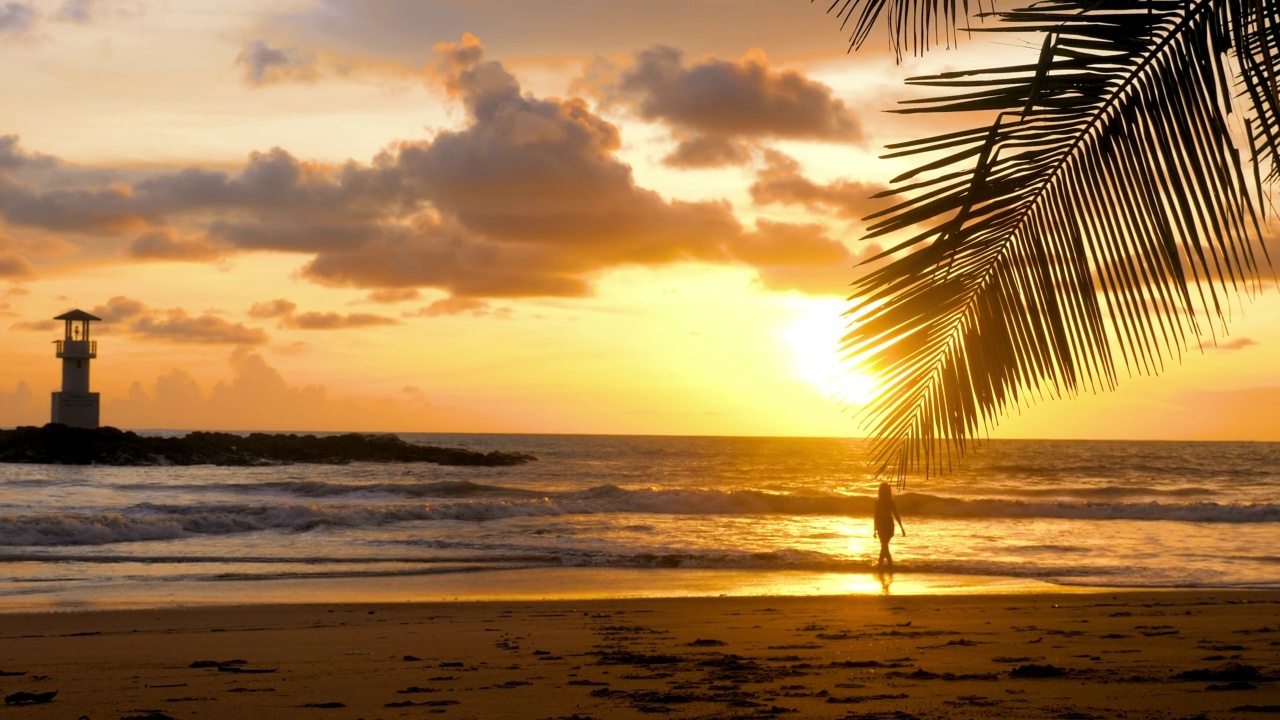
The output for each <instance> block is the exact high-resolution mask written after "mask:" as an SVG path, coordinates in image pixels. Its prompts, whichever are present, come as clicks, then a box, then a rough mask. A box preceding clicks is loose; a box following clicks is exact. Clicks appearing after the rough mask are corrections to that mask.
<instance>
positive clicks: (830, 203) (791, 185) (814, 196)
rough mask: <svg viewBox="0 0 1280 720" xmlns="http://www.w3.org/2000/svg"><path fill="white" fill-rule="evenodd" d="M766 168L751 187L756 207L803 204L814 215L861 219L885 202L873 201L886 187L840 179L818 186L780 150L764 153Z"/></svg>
mask: <svg viewBox="0 0 1280 720" xmlns="http://www.w3.org/2000/svg"><path fill="white" fill-rule="evenodd" d="M764 160H765V164H764V167H763V168H761V169H760V170H759V171H758V172H757V174H756V181H755V182H754V183H752V185H751V200H752V202H754V203H755V204H756V205H769V204H780V205H800V206H803V207H804V208H806V209H808V210H811V211H813V212H824V213H832V214H835V215H838V216H840V217H845V218H850V219H853V220H861V219H862V218H864V217H866V216H868V215H870V214H872V213H873V212H876V211H877V210H880V209H882V208H883V207H884V206H885V203H884V201H883V200H880V199H872V197H871V196H872V195H875V194H876V193H878V192H881V191H882V190H886V189H887V186H884V185H877V184H875V183H860V182H854V181H852V180H837V181H835V182H833V183H831V184H828V185H819V184H818V183H815V182H813V181H812V180H810V179H808V178H806V177H805V176H804V175H802V174H801V172H800V163H798V162H796V161H795V159H794V158H792V157H790V156H788V155H786V154H784V153H781V152H778V151H777V150H765V151H764Z"/></svg>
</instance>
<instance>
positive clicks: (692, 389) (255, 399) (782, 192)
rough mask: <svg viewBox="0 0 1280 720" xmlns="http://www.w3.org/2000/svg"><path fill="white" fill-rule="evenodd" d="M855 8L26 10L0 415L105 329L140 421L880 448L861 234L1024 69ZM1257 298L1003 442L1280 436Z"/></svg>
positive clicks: (604, 0)
mask: <svg viewBox="0 0 1280 720" xmlns="http://www.w3.org/2000/svg"><path fill="white" fill-rule="evenodd" d="M826 4H827V3H822V2H819V3H814V4H811V3H809V2H807V1H806V0H734V1H730V0H681V1H680V2H674V1H669V0H650V1H648V2H632V1H630V0H532V1H531V0H451V1H444V0H440V1H430V0H292V1H289V2H279V1H274V0H252V1H250V0H17V1H12V0H0V62H2V63H3V66H4V68H5V72H4V75H3V78H4V79H3V81H0V82H2V85H0V87H2V88H3V101H0V333H3V336H2V337H3V343H2V344H0V426H12V425H15V424H41V423H44V422H46V421H47V420H48V417H49V392H50V391H52V390H55V389H56V384H57V383H58V381H59V365H58V361H57V360H56V359H55V358H54V352H53V348H52V346H51V344H50V341H52V340H54V339H56V338H57V337H59V334H60V332H61V326H60V324H59V323H54V322H53V321H52V320H51V318H53V317H54V316H55V315H58V314H60V313H62V312H65V311H66V310H69V309H71V308H75V307H78V308H81V309H83V310H86V311H89V312H91V313H94V314H95V315H98V316H99V317H102V318H103V319H104V322H102V323H98V324H96V325H95V327H94V331H95V333H96V338H97V340H98V341H99V359H98V360H96V361H95V362H94V365H93V378H92V380H93V386H94V388H93V389H95V390H97V391H99V392H101V393H102V420H103V423H104V424H110V425H115V426H118V427H125V428H179V429H194V428H220V429H269V430H400V431H459V432H550V433H643V434H708V435H738V434H744V435H824V436H825V435H831V436H846V435H856V434H860V431H859V428H858V425H857V423H856V422H855V420H854V419H853V417H852V416H853V412H854V410H855V409H856V406H857V403H858V401H859V400H860V399H861V398H863V397H864V396H865V394H866V393H867V392H868V391H869V390H870V382H869V380H868V379H867V378H865V377H863V376H861V375H860V374H859V373H858V372H857V368H856V367H853V368H849V367H844V368H842V366H841V363H840V362H839V360H838V359H837V353H836V347H837V344H838V340H839V337H840V335H841V334H842V332H843V325H844V320H843V319H842V318H841V316H840V315H841V312H842V311H843V310H844V309H845V308H846V307H847V302H846V300H845V297H846V295H847V285H848V283H849V282H850V281H851V280H852V279H853V278H854V277H855V270H854V269H853V266H854V265H855V264H856V263H857V262H858V260H859V259H860V258H862V257H867V256H869V254H871V253H872V252H874V249H875V246H873V245H871V244H869V243H865V242H860V241H859V238H860V236H861V235H862V233H863V229H864V226H863V225H862V223H861V222H860V221H859V218H861V217H863V216H865V215H866V214H867V213H869V212H872V211H874V210H875V209H878V208H881V207H884V205H882V204H879V203H882V202H883V201H871V200H868V196H869V195H870V194H872V193H874V192H876V191H878V190H881V189H884V188H885V187H886V186H887V183H888V181H889V180H890V179H891V178H892V177H893V176H895V175H896V174H897V173H899V172H901V171H902V170H903V168H904V167H905V166H903V165H901V164H899V163H896V162H895V161H882V160H879V159H878V156H879V155H880V154H881V152H882V150H881V148H882V147H883V146H884V145H885V144H886V143H890V142H894V141H897V140H902V139H905V138H910V137H916V136H919V135H923V134H927V133H930V132H936V131H938V129H939V127H940V126H939V124H938V122H939V121H937V120H928V119H925V120H918V119H915V118H914V117H910V118H904V117H902V116H896V115H890V114H886V113H884V112H883V110H885V109H887V108H890V107H892V106H893V105H894V104H895V103H896V102H897V101H899V100H901V99H902V98H904V97H906V95H905V93H906V92H908V91H906V90H904V89H903V87H902V85H901V80H902V78H904V77H907V76H908V75H913V74H919V73H921V72H926V71H931V70H937V69H938V68H941V67H946V66H965V65H972V64H975V63H978V64H980V63H981V62H983V59H984V58H989V57H990V56H992V55H996V54H1004V55H1008V54H1018V53H1022V52H1026V51H1027V50H1026V48H1020V47H1017V46H1016V44H1015V45H1014V46H1010V45H1009V44H1008V41H1007V40H1002V44H995V43H994V42H993V41H991V40H988V39H987V38H983V37H975V38H966V39H964V40H963V43H962V47H961V50H960V51H959V52H953V53H946V52H939V53H935V54H932V55H930V56H928V57H927V58H925V59H924V60H918V61H916V60H913V61H909V62H907V63H906V64H904V65H903V66H897V65H895V63H894V59H893V57H892V56H891V55H890V54H889V53H888V52H887V51H885V50H883V49H878V48H870V49H868V50H865V51H864V52H862V53H858V54H855V55H847V54H846V52H845V50H846V47H847V34H846V33H843V32H841V30H840V29H839V22H838V20H836V19H835V18H833V17H831V16H828V15H826V14H825V13H824V11H825V9H826ZM950 122H955V120H951V121H950ZM1273 259H1274V256H1273ZM1269 277H1270V276H1269ZM1230 313H1231V326H1230V330H1231V332H1230V334H1229V335H1226V336H1219V337H1218V340H1217V344H1216V345H1215V344H1213V343H1212V342H1209V343H1206V344H1205V346H1204V347H1203V348H1200V347H1192V348H1190V349H1189V350H1188V351H1187V352H1186V353H1185V355H1184V358H1183V361H1182V362H1181V364H1176V365H1172V366H1170V367H1168V368H1167V370H1166V373H1165V374H1164V375H1163V376H1162V377H1160V378H1156V379H1150V378H1141V377H1134V378H1130V377H1127V376H1122V377H1121V379H1120V380H1121V385H1122V389H1121V390H1120V391H1119V392H1117V393H1114V394H1110V395H1106V396H1099V397H1088V398H1084V399H1081V400H1078V401H1052V400H1050V399H1045V400H1044V401H1042V402H1039V403H1037V404H1036V405H1035V406H1034V407H1032V408H1029V409H1025V410H1023V411H1022V413H1021V414H1016V415H1015V416H1013V417H1010V418H1009V419H1008V420H1007V421H1006V422H1005V423H1004V424H1002V425H1001V426H1000V428H999V430H998V433H997V434H996V435H995V436H996V437H1081V438H1144V439H1145V438H1169V439H1189V438H1203V439H1232V438H1234V439H1256V440H1280V412H1278V411H1276V409H1275V408H1277V407H1280V370H1278V369H1280V293H1278V292H1277V291H1276V288H1275V285H1274V283H1273V282H1270V280H1269V281H1268V283H1267V284H1266V287H1265V288H1264V289H1263V292H1262V294H1261V295H1260V296H1259V297H1257V298H1255V299H1253V300H1252V301H1250V300H1243V301H1241V302H1239V303H1237V304H1236V305H1235V306H1233V307H1232V308H1231V310H1230ZM841 398H843V400H842V399H841Z"/></svg>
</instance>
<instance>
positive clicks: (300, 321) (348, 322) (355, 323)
mask: <svg viewBox="0 0 1280 720" xmlns="http://www.w3.org/2000/svg"><path fill="white" fill-rule="evenodd" d="M297 309H298V304H297V303H295V302H291V301H289V300H286V299H284V298H276V299H275V300H268V301H266V302H260V303H254V304H253V306H252V307H250V308H249V317H252V318H257V319H259V320H268V319H271V318H278V319H279V320H280V327H287V328H293V329H295V330H347V329H350V328H362V327H375V326H378V325H397V324H399V322H400V321H399V320H396V319H395V318H389V317H386V316H385V315H375V314H373V313H350V314H347V315H344V314H342V313H336V312H314V311H312V312H304V313H298V312H295V311H296V310H297Z"/></svg>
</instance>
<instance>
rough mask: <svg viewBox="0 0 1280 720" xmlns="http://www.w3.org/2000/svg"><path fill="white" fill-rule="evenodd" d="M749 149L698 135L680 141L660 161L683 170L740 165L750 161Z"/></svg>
mask: <svg viewBox="0 0 1280 720" xmlns="http://www.w3.org/2000/svg"><path fill="white" fill-rule="evenodd" d="M751 154H752V153H751V148H750V147H749V146H747V145H745V144H743V143H741V142H737V141H735V140H731V139H729V138H723V137H711V136H708V135H698V136H696V137H691V138H685V139H684V140H681V141H680V142H679V143H678V144H677V145H676V149H675V150H672V151H671V153H670V154H669V155H667V156H666V157H665V158H663V159H662V161H663V162H664V163H666V164H667V165H671V166H672V167H683V168H706V167H720V166H722V165H742V164H745V163H746V162H748V161H750V160H751Z"/></svg>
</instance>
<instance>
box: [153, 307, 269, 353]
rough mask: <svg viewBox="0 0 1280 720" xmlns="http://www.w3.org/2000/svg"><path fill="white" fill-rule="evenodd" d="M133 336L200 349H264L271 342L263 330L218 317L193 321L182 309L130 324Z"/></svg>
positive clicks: (196, 318) (197, 318)
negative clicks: (245, 347)
mask: <svg viewBox="0 0 1280 720" xmlns="http://www.w3.org/2000/svg"><path fill="white" fill-rule="evenodd" d="M129 332H130V333H131V334H133V335H138V336H141V337H144V338H147V339H149V340H162V341H164V342H174V343H195V344H199V345H220V344H230V345H261V344H263V343H265V342H266V341H267V339H268V337H267V334H266V333H265V332H263V331H262V330H261V329H259V328H251V327H246V326H245V325H242V324H240V323H234V324H233V323H231V322H229V321H227V320H224V319H222V318H220V317H217V316H214V315H200V316H198V317H191V316H189V315H187V313H186V312H185V311H183V310H180V309H174V310H166V311H165V312H164V315H163V316H162V317H155V316H153V315H146V316H143V317H140V318H138V319H137V320H134V321H133V322H132V323H130V324H129Z"/></svg>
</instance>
